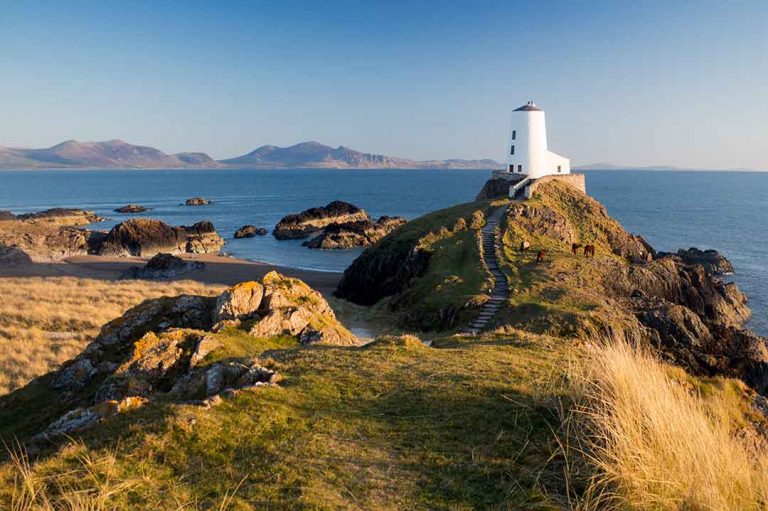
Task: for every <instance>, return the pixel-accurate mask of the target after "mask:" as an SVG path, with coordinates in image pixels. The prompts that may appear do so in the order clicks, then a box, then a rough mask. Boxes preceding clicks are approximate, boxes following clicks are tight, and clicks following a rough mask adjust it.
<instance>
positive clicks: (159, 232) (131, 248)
mask: <svg viewBox="0 0 768 511" xmlns="http://www.w3.org/2000/svg"><path fill="white" fill-rule="evenodd" d="M222 246H224V240H223V239H221V237H220V236H219V235H218V233H216V230H215V229H214V227H213V224H212V223H211V222H208V221H204V222H198V223H196V224H194V225H192V226H189V227H187V226H183V225H182V226H179V227H173V226H170V225H168V224H166V223H165V222H161V221H160V220H152V219H148V218H134V219H130V220H126V221H125V222H121V223H119V224H117V225H116V226H114V227H113V228H112V230H110V231H109V233H108V234H107V235H106V237H105V239H104V240H103V242H102V243H101V246H100V248H99V250H98V253H99V254H100V255H112V256H139V257H150V256H154V255H156V254H159V253H175V254H183V253H190V254H201V253H211V252H214V253H215V252H219V251H220V250H221V247H222Z"/></svg>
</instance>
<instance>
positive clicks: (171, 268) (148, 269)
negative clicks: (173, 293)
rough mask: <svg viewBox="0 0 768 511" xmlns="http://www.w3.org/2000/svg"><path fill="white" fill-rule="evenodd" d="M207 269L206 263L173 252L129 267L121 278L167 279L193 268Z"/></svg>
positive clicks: (158, 255)
mask: <svg viewBox="0 0 768 511" xmlns="http://www.w3.org/2000/svg"><path fill="white" fill-rule="evenodd" d="M203 269H205V263H201V262H198V261H185V260H184V259H182V258H180V257H176V256H174V255H171V254H157V255H156V256H154V257H153V258H152V259H150V260H149V261H148V262H147V264H145V265H144V266H143V267H141V268H139V267H136V266H134V267H132V268H129V269H128V270H127V271H126V272H125V273H123V275H122V276H121V277H120V278H121V279H148V280H167V279H173V278H176V277H178V276H179V275H181V274H184V273H187V272H189V271H192V270H203Z"/></svg>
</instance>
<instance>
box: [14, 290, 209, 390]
mask: <svg viewBox="0 0 768 511" xmlns="http://www.w3.org/2000/svg"><path fill="white" fill-rule="evenodd" d="M222 289H223V288H222V287H221V286H212V285H205V284H200V283H197V282H192V281H179V282H148V281H138V280H124V281H117V282H112V281H104V280H96V279H85V278H74V277H28V278H0V295H1V296H2V297H3V299H2V301H0V347H2V353H3V356H2V358H0V394H5V393H7V392H9V391H11V390H13V389H16V388H18V387H20V386H22V385H24V384H25V383H27V382H28V381H29V380H31V379H32V378H34V377H36V376H39V375H41V374H45V373H47V372H48V371H52V370H53V369H56V368H57V367H58V366H59V365H60V364H61V363H62V362H64V361H66V360H69V359H71V358H73V357H74V356H75V355H77V354H78V353H79V352H80V351H81V350H82V349H83V348H84V347H85V345H86V344H87V343H88V342H90V341H91V340H92V339H93V337H94V336H95V335H96V334H97V333H98V331H99V329H100V328H101V326H102V325H103V324H105V323H106V322H108V321H110V320H111V319H114V318H116V317H119V316H121V315H122V314H123V312H125V311H126V310H127V309H129V308H131V307H133V306H134V305H137V304H139V303H141V302H142V301H144V300H147V299H149V298H157V297H160V296H164V295H166V296H176V295H179V294H201V295H214V294H217V293H220V292H221V290H222Z"/></svg>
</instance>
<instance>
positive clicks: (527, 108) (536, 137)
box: [506, 101, 571, 179]
mask: <svg viewBox="0 0 768 511" xmlns="http://www.w3.org/2000/svg"><path fill="white" fill-rule="evenodd" d="M506 171H507V172H510V173H514V174H520V175H523V176H527V177H530V178H532V179H537V178H540V177H543V176H548V175H553V174H568V173H570V171H571V162H570V160H569V159H568V158H564V157H562V156H560V155H558V154H555V153H553V152H551V151H549V150H548V149H547V125H546V119H545V116H544V111H543V110H542V109H540V108H538V107H537V106H536V105H535V104H534V103H533V102H530V101H529V102H528V104H526V105H523V106H521V107H520V108H517V109H516V110H514V111H513V112H512V119H511V122H510V128H509V136H508V137H507V157H506Z"/></svg>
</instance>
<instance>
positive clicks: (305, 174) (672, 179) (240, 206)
mask: <svg viewBox="0 0 768 511" xmlns="http://www.w3.org/2000/svg"><path fill="white" fill-rule="evenodd" d="M488 174H489V172H488V171H466V170H258V171H249V170H214V171H210V170H183V171H180V170H175V171H149V170H147V171H145V170H130V171H114V170H110V171H61V170H59V171H34V172H28V171H23V172H15V171H0V209H10V210H12V211H14V212H16V213H23V212H30V211H38V210H41V209H46V208H50V207H59V206H60V207H77V208H87V209H92V210H94V211H96V212H97V213H99V214H101V215H102V216H107V217H109V218H110V220H109V221H107V222H104V223H103V224H99V225H97V227H102V228H108V227H111V226H112V225H114V224H115V223H117V222H120V221H122V220H123V219H125V218H128V217H129V215H120V214H117V213H114V212H112V210H113V209H114V208H116V207H118V206H122V205H124V204H128V203H137V204H142V205H145V206H149V207H152V208H154V210H153V211H151V212H149V213H148V215H149V216H152V217H155V218H159V219H162V220H164V221H166V222H169V223H172V224H186V225H189V224H192V223H194V222H197V221H199V220H205V219H208V220H212V221H213V223H214V225H215V226H216V229H217V230H218V231H219V233H220V234H221V235H222V236H223V237H224V238H225V239H226V240H227V247H226V249H225V250H226V251H227V252H229V253H231V254H233V255H236V256H239V257H244V258H248V259H254V260H259V261H266V262H270V263H276V264H281V265H285V266H293V267H301V268H314V269H320V270H330V271H334V270H336V271H340V270H343V269H344V268H345V267H346V266H347V265H348V264H349V263H350V262H352V260H353V259H354V258H355V257H356V256H357V254H359V252H360V251H359V250H350V251H343V252H338V251H318V250H309V249H307V248H304V247H302V246H301V242H300V241H277V240H275V239H274V238H273V237H272V236H271V235H269V236H264V237H257V238H251V239H245V240H235V239H232V235H233V233H234V231H235V229H237V228H238V227H240V226H242V225H243V224H247V223H252V224H254V225H257V226H264V227H266V228H267V229H269V230H271V228H272V227H274V225H275V223H277V221H278V220H279V219H280V218H281V217H282V216H284V215H286V214H288V213H295V212H299V211H302V210H304V209H306V208H308V207H312V206H319V205H324V204H326V203H328V202H330V201H332V200H335V199H341V200H345V201H348V202H351V203H353V204H356V205H358V206H360V207H362V208H364V209H366V210H367V211H368V212H369V213H370V214H371V215H374V216H379V215H401V216H404V217H407V218H414V217H417V216H419V215H421V214H423V213H426V212H428V211H433V210H435V209H440V208H443V207H447V206H450V205H453V204H457V203H461V202H467V201H469V200H472V198H473V197H474V196H475V194H476V193H477V191H478V190H479V189H480V187H481V186H482V184H483V183H484V182H485V180H486V179H487V177H488ZM586 174H587V190H588V192H589V193H590V195H592V196H593V197H595V198H597V199H598V200H600V201H601V202H602V203H603V204H605V205H606V207H607V208H608V211H609V213H610V214H611V215H612V216H614V217H615V218H616V219H618V220H619V221H620V222H621V223H622V224H623V225H624V226H625V227H626V228H627V229H628V230H630V231H632V232H635V233H638V234H642V235H643V236H644V237H645V239H646V240H647V241H648V242H649V243H651V245H653V246H654V247H655V248H656V249H657V250H666V251H674V250H677V249H678V248H680V247H689V246H697V247H699V248H716V249H718V250H720V251H721V252H723V253H724V254H725V255H726V256H727V257H728V258H730V259H731V261H732V262H733V264H734V266H735V267H736V272H737V273H736V275H735V276H734V277H733V279H734V280H735V281H736V282H737V283H738V284H739V286H740V287H741V289H742V290H744V291H745V292H746V293H747V294H748V295H749V297H750V306H751V307H752V310H753V312H754V319H753V321H752V325H751V326H752V327H753V328H755V329H756V330H758V331H759V332H761V333H763V334H768V264H766V260H765V254H766V253H767V252H768V210H767V209H766V207H765V205H766V204H768V174H759V173H733V172H650V171H600V172H587V173H586ZM198 195H202V196H205V197H208V198H210V199H212V200H213V201H214V203H213V204H211V205H210V206H203V207H187V206H180V204H181V203H182V202H183V201H184V200H186V199H187V198H189V197H193V196H198Z"/></svg>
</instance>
